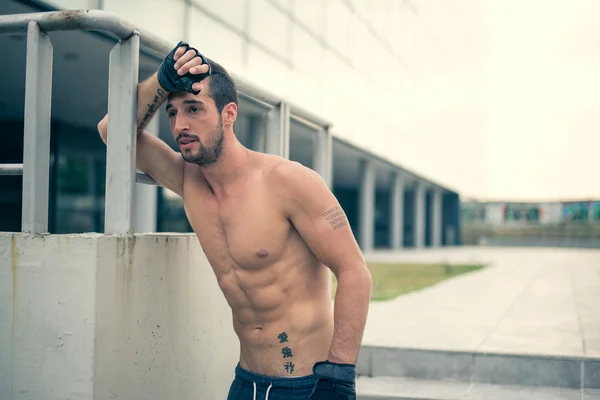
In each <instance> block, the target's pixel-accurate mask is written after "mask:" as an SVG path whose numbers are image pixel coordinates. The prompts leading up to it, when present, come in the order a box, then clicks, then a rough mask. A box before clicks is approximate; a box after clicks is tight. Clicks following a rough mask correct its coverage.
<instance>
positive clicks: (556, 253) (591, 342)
mask: <svg viewBox="0 0 600 400" xmlns="http://www.w3.org/2000/svg"><path fill="white" fill-rule="evenodd" d="M365 258H366V259H367V261H369V262H371V261H373V262H382V261H397V262H449V263H465V262H481V263H484V264H487V265H488V266H487V267H486V268H485V269H483V270H482V271H478V272H474V273H470V274H466V275H461V276H459V277H456V278H452V279H450V280H447V281H444V282H441V283H439V284H437V285H435V286H432V287H429V288H426V289H424V290H421V291H418V292H413V293H410V294H407V295H404V296H400V297H398V298H396V299H393V300H389V301H385V302H373V303H372V304H371V306H370V311H369V317H368V321H367V326H366V329H365V335H364V340H363V344H364V345H367V346H368V345H374V346H387V347H400V348H411V349H434V350H451V351H467V352H491V353H506V354H525V355H550V356H576V357H592V358H598V357H600V250H582V249H564V248H563V249H554V248H497V247H494V248H485V247H458V248H442V249H426V250H420V251H415V250H405V251H401V252H387V251H386V252H373V253H369V254H365Z"/></svg>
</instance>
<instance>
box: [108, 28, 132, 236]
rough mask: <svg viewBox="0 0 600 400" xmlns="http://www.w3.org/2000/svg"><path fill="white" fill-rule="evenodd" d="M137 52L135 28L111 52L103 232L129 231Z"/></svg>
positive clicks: (121, 232)
mask: <svg viewBox="0 0 600 400" xmlns="http://www.w3.org/2000/svg"><path fill="white" fill-rule="evenodd" d="M139 53H140V36H139V33H138V32H134V34H133V36H131V37H130V38H129V39H127V40H124V41H121V42H119V43H118V44H117V45H115V47H114V48H113V49H112V50H111V52H110V61H109V72H108V74H109V77H108V116H109V117H108V138H107V154H106V200H105V201H106V206H105V216H104V226H105V229H104V231H105V233H113V234H125V233H131V232H132V216H133V212H132V209H133V188H134V184H135V149H136V134H137V127H136V123H137V85H138V64H139Z"/></svg>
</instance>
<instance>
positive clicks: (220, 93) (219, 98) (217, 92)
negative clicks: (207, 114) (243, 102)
mask: <svg viewBox="0 0 600 400" xmlns="http://www.w3.org/2000/svg"><path fill="white" fill-rule="evenodd" d="M208 62H209V63H210V65H211V69H212V72H211V74H210V79H209V80H208V87H209V97H210V98H212V99H213V100H214V102H215V105H216V106H217V111H218V112H219V114H220V113H221V112H222V111H223V108H225V106H226V105H227V104H229V103H235V105H236V106H237V105H238V96H237V90H236V88H235V83H234V82H233V79H231V77H230V76H229V74H228V73H227V71H226V70H225V68H223V67H222V66H221V65H219V64H218V63H216V62H214V61H212V60H208Z"/></svg>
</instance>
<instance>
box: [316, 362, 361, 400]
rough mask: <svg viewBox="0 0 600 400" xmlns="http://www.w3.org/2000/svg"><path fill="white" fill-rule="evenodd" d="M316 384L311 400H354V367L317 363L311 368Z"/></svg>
mask: <svg viewBox="0 0 600 400" xmlns="http://www.w3.org/2000/svg"><path fill="white" fill-rule="evenodd" d="M313 373H314V374H315V375H316V377H317V383H316V384H315V387H314V389H313V392H312V394H311V395H310V399H311V400H356V389H355V379H356V366H355V365H354V364H339V363H333V362H330V361H319V362H317V363H315V365H314V366H313Z"/></svg>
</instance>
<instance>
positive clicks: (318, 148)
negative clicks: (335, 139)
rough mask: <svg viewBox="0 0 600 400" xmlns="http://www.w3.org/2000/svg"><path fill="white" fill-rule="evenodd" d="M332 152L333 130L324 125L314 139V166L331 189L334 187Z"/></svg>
mask: <svg viewBox="0 0 600 400" xmlns="http://www.w3.org/2000/svg"><path fill="white" fill-rule="evenodd" d="M332 154H333V153H332V140H331V132H330V131H329V127H323V129H321V130H320V131H318V132H317V135H316V137H315V140H314V141H313V167H314V170H315V171H316V172H317V173H318V174H319V175H321V177H322V178H323V180H324V181H325V183H326V184H327V186H328V187H329V188H330V189H333V188H332V185H333V182H332V181H333V178H332V175H333V171H332V163H333V160H332V157H333V155H332Z"/></svg>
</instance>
